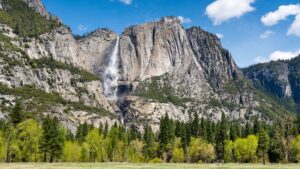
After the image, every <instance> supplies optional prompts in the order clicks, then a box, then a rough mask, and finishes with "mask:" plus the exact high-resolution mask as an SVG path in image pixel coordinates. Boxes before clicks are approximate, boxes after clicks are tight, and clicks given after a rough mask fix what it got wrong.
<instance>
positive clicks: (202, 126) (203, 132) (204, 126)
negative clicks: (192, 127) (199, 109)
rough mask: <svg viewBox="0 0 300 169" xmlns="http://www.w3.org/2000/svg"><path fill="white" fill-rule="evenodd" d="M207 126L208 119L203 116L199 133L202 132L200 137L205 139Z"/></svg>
mask: <svg viewBox="0 0 300 169" xmlns="http://www.w3.org/2000/svg"><path fill="white" fill-rule="evenodd" d="M206 126H207V123H206V120H205V119H204V118H203V117H202V118H201V123H200V130H199V134H200V137H201V138H202V139H204V140H207V132H206Z"/></svg>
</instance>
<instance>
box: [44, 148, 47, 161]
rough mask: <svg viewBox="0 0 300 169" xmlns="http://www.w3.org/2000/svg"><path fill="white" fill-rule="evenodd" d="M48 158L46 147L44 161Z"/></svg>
mask: <svg viewBox="0 0 300 169" xmlns="http://www.w3.org/2000/svg"><path fill="white" fill-rule="evenodd" d="M46 160H47V150H46V149H45V151H44V159H43V162H44V163H45V162H46Z"/></svg>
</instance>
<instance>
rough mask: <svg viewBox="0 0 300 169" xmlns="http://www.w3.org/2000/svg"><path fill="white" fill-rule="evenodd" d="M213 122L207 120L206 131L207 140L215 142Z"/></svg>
mask: <svg viewBox="0 0 300 169" xmlns="http://www.w3.org/2000/svg"><path fill="white" fill-rule="evenodd" d="M212 123H213V122H211V121H210V120H208V121H207V126H206V133H207V141H208V142H209V143H213V140H214V138H213V137H214V134H213V127H212Z"/></svg>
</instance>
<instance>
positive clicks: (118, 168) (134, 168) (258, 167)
mask: <svg viewBox="0 0 300 169" xmlns="http://www.w3.org/2000/svg"><path fill="white" fill-rule="evenodd" d="M0 168H1V169H24V168H26V169H300V164H274V165H273V164H268V165H262V164H175V163H173V164H160V163H159V164H134V163H52V164H51V163H11V164H4V163H2V164H0Z"/></svg>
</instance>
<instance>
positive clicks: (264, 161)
mask: <svg viewBox="0 0 300 169" xmlns="http://www.w3.org/2000/svg"><path fill="white" fill-rule="evenodd" d="M262 153H263V164H264V165H266V159H265V150H263V152H262Z"/></svg>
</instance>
